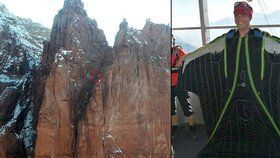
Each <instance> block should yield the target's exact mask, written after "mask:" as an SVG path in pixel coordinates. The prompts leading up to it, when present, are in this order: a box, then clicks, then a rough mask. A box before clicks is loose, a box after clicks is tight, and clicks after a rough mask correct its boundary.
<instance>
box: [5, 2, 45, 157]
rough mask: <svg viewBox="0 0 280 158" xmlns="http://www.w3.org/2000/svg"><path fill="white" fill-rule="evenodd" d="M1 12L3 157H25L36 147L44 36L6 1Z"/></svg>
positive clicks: (38, 26) (41, 28)
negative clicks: (37, 90) (38, 80)
mask: <svg viewBox="0 0 280 158" xmlns="http://www.w3.org/2000/svg"><path fill="white" fill-rule="evenodd" d="M0 15H1V16H0V124H1V128H0V157H1V158H5V157H25V156H26V155H32V153H33V150H34V143H35V142H34V141H35V135H36V134H35V133H36V132H35V129H36V128H35V122H36V115H35V113H36V111H37V110H38V106H39V104H38V102H37V101H36V100H37V99H38V98H37V99H35V98H34V96H35V95H34V90H35V87H36V82H35V80H36V69H37V67H38V66H39V65H40V63H41V54H42V51H43V44H42V40H43V39H45V37H44V36H42V34H40V33H38V34H36V35H35V34H33V32H36V30H35V29H34V28H29V27H27V25H33V23H32V21H27V20H25V19H22V18H18V17H15V16H14V15H12V14H10V13H9V12H8V10H7V9H6V8H5V6H4V5H3V4H0ZM37 28H38V29H39V28H40V30H45V31H46V34H48V32H49V30H48V29H46V28H43V27H41V26H40V25H37ZM38 39H40V40H41V42H39V41H38Z"/></svg>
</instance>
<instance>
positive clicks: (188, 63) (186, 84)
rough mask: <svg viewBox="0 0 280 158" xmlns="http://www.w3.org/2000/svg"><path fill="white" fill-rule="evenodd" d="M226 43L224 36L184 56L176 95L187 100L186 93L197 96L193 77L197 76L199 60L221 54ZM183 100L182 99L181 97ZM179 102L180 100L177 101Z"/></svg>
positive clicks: (187, 95) (195, 82)
mask: <svg viewBox="0 0 280 158" xmlns="http://www.w3.org/2000/svg"><path fill="white" fill-rule="evenodd" d="M225 42H226V34H224V35H222V36H220V37H218V38H216V39H215V40H213V41H212V42H211V43H209V44H207V45H206V46H205V47H202V48H199V49H197V50H195V51H194V52H192V53H189V54H187V55H185V56H184V59H183V61H184V64H183V67H182V68H181V71H180V74H179V78H178V84H177V94H178V93H184V94H186V95H185V98H189V94H188V92H193V93H195V94H197V93H198V92H197V88H198V87H197V85H198V84H199V83H197V81H196V80H195V76H197V75H198V74H197V73H198V69H199V66H200V64H201V63H200V62H199V58H202V56H204V55H207V54H209V53H212V54H215V53H217V52H223V51H224V47H225ZM182 98H183V97H182ZM179 100H180V99H179Z"/></svg>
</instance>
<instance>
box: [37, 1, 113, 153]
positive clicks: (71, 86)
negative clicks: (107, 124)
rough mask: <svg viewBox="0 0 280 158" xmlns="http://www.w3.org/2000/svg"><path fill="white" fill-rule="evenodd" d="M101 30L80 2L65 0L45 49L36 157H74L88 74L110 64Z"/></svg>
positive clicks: (88, 87) (87, 92)
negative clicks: (45, 74) (42, 92)
mask: <svg viewBox="0 0 280 158" xmlns="http://www.w3.org/2000/svg"><path fill="white" fill-rule="evenodd" d="M110 52H111V48H110V47H109V46H108V44H107V41H106V39H105V35H104V34H103V31H102V30H100V29H98V28H97V24H96V22H95V21H93V20H91V19H89V18H88V17H87V14H86V11H85V10H84V8H83V3H82V2H81V1H80V0H66V1H65V2H64V7H63V9H61V10H60V11H59V13H58V14H57V15H56V17H55V19H54V23H53V27H52V33H51V38H50V42H49V43H47V44H46V48H45V49H44V52H43V53H44V56H43V61H44V63H45V65H44V66H43V67H42V69H43V71H46V72H47V73H48V72H49V75H48V77H47V78H46V84H45V92H44V99H43V102H42V106H41V110H40V112H39V118H38V124H37V140H36V147H35V149H36V150H35V157H73V156H75V153H76V144H77V140H76V135H77V125H78V121H79V120H80V117H81V115H82V114H83V111H84V107H86V105H87V103H88V101H89V98H90V95H91V89H92V87H94V86H95V85H94V83H93V82H91V81H90V77H91V76H90V75H93V74H92V73H95V71H96V72H98V71H100V70H101V69H102V68H103V67H104V66H106V65H108V63H110V58H106V56H108V55H109V54H110Z"/></svg>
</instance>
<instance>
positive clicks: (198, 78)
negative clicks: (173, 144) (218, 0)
mask: <svg viewBox="0 0 280 158" xmlns="http://www.w3.org/2000/svg"><path fill="white" fill-rule="evenodd" d="M177 91H178V93H183V92H186V91H187V92H193V93H195V94H197V95H198V96H199V98H200V102H201V107H202V111H203V116H204V120H205V124H206V128H207V132H208V135H209V139H208V141H207V144H206V145H205V147H204V148H203V149H202V150H201V151H200V153H199V154H198V157H221V158H225V157H262V158H264V157H265V158H269V157H271V158H272V157H280V39H279V38H277V37H274V36H271V35H269V34H268V33H267V32H263V31H260V30H259V29H257V28H254V29H252V28H251V29H250V30H249V32H248V34H247V35H246V36H245V37H239V33H238V31H237V30H235V29H232V30H230V31H229V32H228V33H226V34H223V35H222V36H220V37H218V38H216V39H215V40H214V41H213V42H211V43H209V44H208V45H207V46H206V47H202V48H200V49H198V50H196V51H194V52H193V53H189V54H188V55H187V56H186V57H185V59H184V65H183V70H182V73H181V74H180V76H179V82H178V85H177Z"/></svg>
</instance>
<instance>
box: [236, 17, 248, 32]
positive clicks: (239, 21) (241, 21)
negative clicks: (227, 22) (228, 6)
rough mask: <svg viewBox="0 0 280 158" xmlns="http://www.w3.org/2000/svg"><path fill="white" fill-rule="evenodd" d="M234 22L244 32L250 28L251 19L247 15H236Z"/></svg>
mask: <svg viewBox="0 0 280 158" xmlns="http://www.w3.org/2000/svg"><path fill="white" fill-rule="evenodd" d="M234 20H235V24H236V26H237V28H238V29H239V30H244V29H247V28H249V27H250V21H251V20H250V18H249V17H248V16H247V15H246V14H235V15H234Z"/></svg>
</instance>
